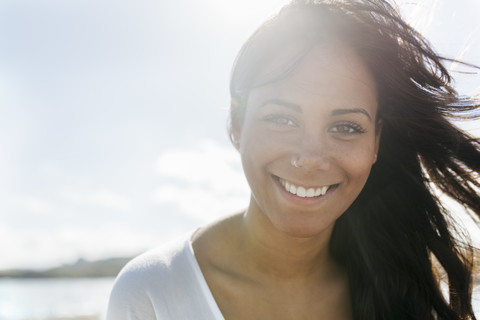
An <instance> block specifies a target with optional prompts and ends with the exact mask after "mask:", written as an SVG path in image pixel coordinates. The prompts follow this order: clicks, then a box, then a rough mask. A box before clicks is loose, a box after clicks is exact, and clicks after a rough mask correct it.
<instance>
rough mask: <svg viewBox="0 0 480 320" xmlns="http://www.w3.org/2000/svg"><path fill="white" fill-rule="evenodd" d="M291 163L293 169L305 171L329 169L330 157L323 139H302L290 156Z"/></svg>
mask: <svg viewBox="0 0 480 320" xmlns="http://www.w3.org/2000/svg"><path fill="white" fill-rule="evenodd" d="M291 163H292V165H293V166H294V167H296V168H302V169H305V170H312V171H313V170H328V169H330V155H329V150H328V147H327V145H326V143H325V141H324V139H322V138H318V137H317V138H312V137H305V138H303V139H302V141H300V143H299V145H298V147H297V149H296V152H294V153H293V154H292V159H291Z"/></svg>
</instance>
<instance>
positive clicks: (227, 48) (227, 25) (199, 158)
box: [0, 0, 480, 269]
mask: <svg viewBox="0 0 480 320" xmlns="http://www.w3.org/2000/svg"><path fill="white" fill-rule="evenodd" d="M286 2H287V1H283V0H263V1H258V0H242V1H238V0H237V1H233V0H176V1H163V0H155V1H154V0H136V1H127V0H68V1H67V0H0V256H1V259H0V269H7V268H45V267H50V266H54V265H57V264H62V263H71V262H74V261H75V260H77V259H79V258H85V259H100V258H104V257H111V256H130V255H134V254H138V253H140V252H142V251H144V250H146V249H148V248H151V247H154V246H157V245H159V244H161V243H163V242H165V241H168V240H169V239H172V238H174V237H176V236H179V235H181V234H184V233H186V232H189V231H191V230H193V229H194V228H196V227H198V226H201V225H204V224H206V223H208V222H210V221H212V220H214V219H216V218H219V217H221V216H224V215H227V214H230V213H234V212H236V211H239V210H242V209H243V208H245V207H246V206H247V204H248V199H249V191H248V186H247V183H246V181H245V179H244V177H243V174H242V171H241V165H240V161H239V157H238V154H237V152H236V151H235V149H234V148H233V147H232V146H231V145H230V142H229V141H228V137H227V133H226V124H227V117H228V108H229V103H230V101H229V93H228V80H229V73H230V69H231V65H232V63H233V60H234V59H235V56H236V53H237V51H238V50H239V48H240V46H241V45H242V43H243V42H244V41H245V40H246V39H247V37H248V36H249V35H250V34H251V33H252V32H253V31H254V30H255V28H256V27H257V26H258V25H259V24H260V23H261V22H262V21H264V20H265V19H266V18H268V17H269V16H270V15H272V14H273V13H274V12H275V11H277V10H278V9H279V8H280V6H281V5H283V4H285V3H286ZM399 3H400V4H401V7H402V10H404V11H405V14H407V15H408V17H410V18H409V19H410V22H411V23H412V24H413V25H415V26H416V27H417V28H418V29H420V30H421V31H422V32H424V33H425V35H426V36H427V37H428V38H429V39H430V40H431V42H432V44H433V45H434V46H435V47H436V48H437V49H438V51H439V52H440V53H442V54H444V55H446V56H450V57H455V58H462V59H463V60H465V61H468V62H472V63H477V64H480V40H478V39H480V25H479V23H478V22H476V21H478V16H479V14H480V4H479V3H478V1H476V0H459V1H456V2H455V4H454V3H453V1H449V0H423V1H421V3H422V5H414V4H412V1H404V2H403V3H402V2H399ZM451 67H452V68H453V69H458V68H461V67H460V66H458V65H457V66H451ZM457 81H458V85H459V88H461V92H463V93H465V94H472V93H480V76H478V75H477V76H471V75H470V76H465V75H463V76H460V75H458V77H457ZM461 126H462V127H463V128H465V129H468V130H470V131H471V132H473V133H474V134H477V135H480V134H479V132H480V124H479V123H478V122H477V123H473V124H472V123H470V124H461Z"/></svg>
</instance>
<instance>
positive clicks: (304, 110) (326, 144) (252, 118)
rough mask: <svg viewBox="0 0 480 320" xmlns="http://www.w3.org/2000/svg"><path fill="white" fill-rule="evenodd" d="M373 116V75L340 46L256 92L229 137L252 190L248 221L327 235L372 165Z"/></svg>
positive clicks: (321, 50) (317, 50) (319, 51)
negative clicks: (254, 217) (252, 218)
mask: <svg viewBox="0 0 480 320" xmlns="http://www.w3.org/2000/svg"><path fill="white" fill-rule="evenodd" d="M282 59H283V58H282V55H279V57H277V59H273V61H272V62H271V63H270V65H267V66H265V69H264V70H262V72H261V73H260V75H259V78H262V76H267V75H268V74H269V72H271V71H272V70H275V68H276V67H278V66H277V64H278V63H281V61H282ZM376 113H377V92H376V88H375V83H374V80H373V78H372V75H371V74H370V72H369V71H368V69H367V67H366V66H365V64H364V63H363V62H362V61H361V59H360V57H359V56H358V55H357V54H356V53H355V52H354V51H353V50H352V49H351V48H349V47H348V46H346V45H344V44H341V43H336V44H328V45H322V46H316V47H314V48H313V49H312V50H311V51H310V52H309V53H308V54H307V55H306V56H305V58H303V60H302V61H301V62H300V63H299V65H298V66H297V67H296V69H295V70H294V71H293V72H292V73H291V74H290V75H289V76H288V77H286V78H284V79H282V80H279V81H277V82H275V83H271V84H268V85H265V86H261V87H258V88H255V89H253V90H252V91H251V92H250V94H249V97H248V101H247V106H246V111H245V117H244V119H243V122H242V124H241V126H240V127H239V128H236V130H234V131H233V134H234V136H236V137H237V139H238V149H239V151H240V154H241V158H242V164H243V168H244V171H245V175H246V178H247V180H248V182H249V185H250V188H251V191H252V199H251V204H250V207H249V214H256V215H260V216H261V218H262V220H261V221H265V223H267V224H269V225H271V226H273V227H275V228H276V229H277V230H280V231H282V232H285V233H287V234H290V235H294V236H300V237H307V236H313V235H316V234H319V233H321V232H322V231H324V230H331V229H332V228H333V225H334V222H335V220H336V219H337V218H338V217H339V216H340V215H342V214H343V212H345V210H346V209H347V208H348V207H349V206H350V205H351V204H352V202H353V201H354V200H355V198H356V197H357V196H358V194H359V193H360V191H361V190H362V188H363V186H364V185H365V182H366V180H367V178H368V175H369V173H370V169H371V167H372V165H373V164H374V162H375V160H376V153H377V150H378V144H379V134H376V127H375V124H376ZM295 160H296V166H294V162H295ZM265 218H266V219H265Z"/></svg>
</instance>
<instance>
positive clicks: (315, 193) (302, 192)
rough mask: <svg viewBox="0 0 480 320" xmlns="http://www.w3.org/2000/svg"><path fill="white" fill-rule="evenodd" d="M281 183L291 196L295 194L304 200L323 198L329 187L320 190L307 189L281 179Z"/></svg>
mask: <svg viewBox="0 0 480 320" xmlns="http://www.w3.org/2000/svg"><path fill="white" fill-rule="evenodd" d="M280 183H281V184H282V186H283V187H284V188H285V190H287V191H288V192H290V193H291V194H295V195H297V196H299V197H302V198H313V197H319V196H323V195H324V194H325V193H327V191H328V188H329V186H324V187H318V188H308V189H307V188H305V187H301V186H298V187H297V186H295V185H294V184H293V183H290V182H287V181H285V180H282V179H280Z"/></svg>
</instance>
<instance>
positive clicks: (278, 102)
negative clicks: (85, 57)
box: [260, 98, 302, 112]
mask: <svg viewBox="0 0 480 320" xmlns="http://www.w3.org/2000/svg"><path fill="white" fill-rule="evenodd" d="M269 104H275V105H278V106H283V107H286V108H288V109H291V110H293V111H297V112H302V107H300V106H299V105H298V104H296V103H293V102H289V101H285V100H282V99H278V98H275V99H269V100H266V101H265V102H263V103H262V104H261V105H260V108H261V107H264V106H266V105H269Z"/></svg>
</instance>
